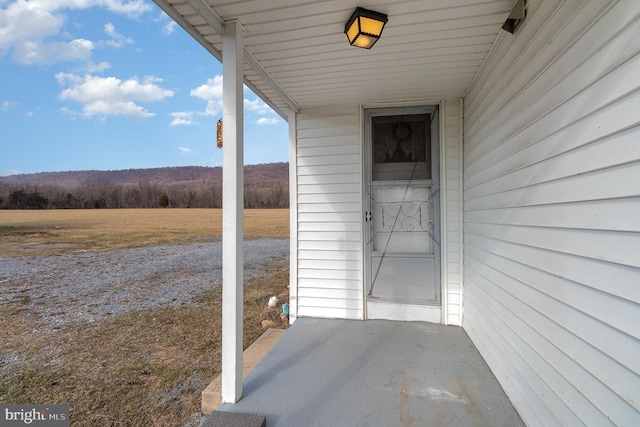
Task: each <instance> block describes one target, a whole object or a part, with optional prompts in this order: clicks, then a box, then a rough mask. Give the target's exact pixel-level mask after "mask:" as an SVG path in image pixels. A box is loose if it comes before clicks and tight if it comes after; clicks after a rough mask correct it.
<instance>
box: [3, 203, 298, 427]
mask: <svg viewBox="0 0 640 427" xmlns="http://www.w3.org/2000/svg"><path fill="white" fill-rule="evenodd" d="M176 211H177V210H176ZM47 212H52V213H54V214H51V215H49V216H47V218H46V222H44V223H40V224H39V223H38V218H40V220H41V221H42V217H40V216H39V215H38V212H36V213H33V214H32V213H31V212H28V213H26V214H25V215H24V216H22V217H21V219H20V220H19V221H16V220H15V219H14V222H13V223H12V224H11V225H10V227H13V226H14V225H17V226H18V228H20V229H23V230H26V229H30V230H49V229H53V230H63V231H60V232H59V233H60V234H65V235H66V236H77V237H75V239H76V240H74V245H77V246H74V250H77V248H78V247H82V248H84V249H96V248H100V249H110V248H119V247H129V246H139V243H140V242H141V241H144V242H146V243H145V244H160V243H161V242H165V239H167V237H166V236H157V234H158V231H157V230H162V231H163V232H162V233H161V234H166V233H164V231H166V230H170V232H169V234H170V235H171V236H172V237H171V238H170V239H168V241H169V242H171V243H188V242H189V241H194V240H201V239H203V238H213V239H215V238H219V234H218V235H216V234H215V232H212V233H211V234H210V235H205V236H204V237H203V234H202V231H203V230H210V229H211V228H210V227H209V226H208V225H202V224H199V221H204V219H208V218H209V217H212V216H215V215H218V218H219V211H215V210H181V211H177V212H172V210H166V211H165V210H162V211H152V212H147V211H125V212H120V215H124V216H125V217H126V222H127V224H128V225H127V226H126V227H120V229H119V231H118V232H115V233H112V235H111V236H109V239H108V242H109V244H108V245H107V243H105V242H99V243H95V245H93V244H92V243H91V242H93V241H96V242H97V241H99V240H100V239H101V238H103V237H105V238H106V237H107V234H109V233H107V232H105V231H104V230H103V229H102V227H100V225H99V221H100V219H104V220H108V221H109V222H110V223H111V224H114V225H116V224H117V223H118V211H80V212H79V211H64V212H58V211H47ZM102 212H104V214H103V213H102ZM87 213H88V215H87V217H84V216H83V215H82V214H87ZM247 213H248V215H247V230H264V236H266V237H285V235H286V234H285V233H284V232H283V229H282V227H283V225H282V224H287V227H288V211H273V210H271V211H262V212H260V211H249V212H247ZM0 214H4V212H0ZM137 214H140V215H137ZM101 215H104V216H101ZM8 217H9V216H4V215H0V223H1V224H3V227H4V229H6V228H7V223H6V222H5V221H4V219H5V218H8ZM160 217H162V218H163V219H164V221H166V222H164V226H159V227H157V228H156V226H157V225H158V222H157V221H159V219H158V218H160ZM120 218H121V220H122V218H123V217H120ZM72 219H73V221H71V220H72ZM149 221H151V222H149ZM173 222H179V224H174V223H173ZM256 222H259V224H256ZM151 223H153V224H155V225H154V227H152V228H153V230H156V231H150V230H149V227H150V226H149V224H151ZM161 223H162V222H161ZM55 227H59V228H55ZM125 229H128V230H129V231H130V233H131V234H133V235H135V236H137V237H136V238H133V237H132V236H131V235H129V234H126V233H125V231H124V230H125ZM2 232H3V233H4V231H2ZM287 232H288V230H287ZM92 233H93V234H92ZM154 233H155V234H156V236H154ZM113 234H115V235H118V234H119V235H121V240H124V242H122V241H118V239H117V238H116V237H114V236H113ZM25 236H26V237H25ZM187 236H189V237H187ZM251 236H252V237H260V236H261V234H260V232H256V231H251ZM28 237H29V236H28V235H23V238H25V239H27V238H28ZM58 238H59V239H60V240H56V243H52V240H47V239H44V240H43V241H42V242H39V243H37V244H40V245H44V246H46V245H55V244H61V243H62V244H66V243H67V242H68V240H66V239H63V238H62V237H58ZM3 240H4V238H3ZM14 241H15V242H18V243H19V244H22V243H24V242H22V243H20V240H19V239H17V238H16V240H14ZM56 250H62V249H56ZM284 261H285V260H283V263H282V265H281V266H280V267H277V268H274V269H272V270H270V271H268V272H267V273H266V275H265V277H263V278H261V279H259V280H256V281H253V282H251V283H246V284H245V302H244V310H245V313H244V314H245V316H244V317H245V328H244V345H245V348H246V347H248V346H249V345H250V344H251V343H252V342H253V341H255V339H256V338H258V337H259V336H260V335H261V334H262V332H263V330H262V326H261V324H260V321H261V320H262V318H263V317H264V308H265V306H266V302H267V300H268V298H269V296H271V295H277V294H278V293H280V292H283V290H286V286H287V284H288V276H289V271H288V267H287V264H286V263H285V262H284ZM220 297H221V291H220V289H217V290H215V291H213V292H211V293H209V294H207V295H205V296H203V297H202V298H201V301H200V303H199V304H198V305H197V306H190V307H184V306H183V307H177V308H158V309H154V310H147V311H142V312H137V313H132V314H127V315H123V316H119V317H116V318H112V319H109V320H104V321H102V322H98V323H96V324H93V325H86V326H81V327H72V328H67V329H63V330H57V331H55V330H54V331H49V332H46V333H38V334H34V333H33V332H32V331H33V329H34V328H35V327H36V326H37V325H38V323H39V321H38V319H37V318H34V317H32V316H31V315H30V314H29V312H28V311H27V310H24V309H23V308H20V307H11V306H9V307H7V306H0V341H1V342H2V343H3V348H2V349H1V350H0V353H2V354H0V355H19V358H20V360H21V361H22V364H21V365H19V366H20V368H19V369H18V370H17V371H14V372H12V373H10V375H7V376H6V377H3V378H0V403H24V404H28V403H33V404H37V403H48V404H55V403H68V404H70V408H71V421H72V425H82V426H183V425H197V421H198V419H199V407H200V392H201V391H202V390H203V389H204V387H205V386H206V385H207V384H208V382H209V381H211V380H212V379H213V378H214V377H215V376H216V375H218V374H219V372H220V349H221V348H220V347H221V345H220V341H221V309H222V307H221V302H220V299H221V298H220ZM271 314H273V313H271ZM270 319H271V320H274V321H275V323H276V327H279V328H286V327H287V323H286V322H285V321H282V320H280V319H279V318H278V317H277V316H273V315H272V316H271V317H270Z"/></svg>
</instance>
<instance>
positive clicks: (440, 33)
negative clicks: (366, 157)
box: [154, 0, 514, 118]
mask: <svg viewBox="0 0 640 427" xmlns="http://www.w3.org/2000/svg"><path fill="white" fill-rule="evenodd" d="M154 1H155V2H156V3H157V4H158V5H159V6H160V7H161V8H162V9H163V10H164V11H165V12H167V14H169V16H171V17H172V18H173V19H174V20H176V22H178V24H180V25H181V26H182V27H183V28H184V29H185V30H186V31H187V32H189V33H190V34H191V35H192V36H193V37H194V38H195V39H196V40H198V41H199V42H200V44H202V45H203V46H204V47H205V48H206V49H207V50H209V51H210V52H211V53H212V54H213V55H214V56H216V57H217V58H218V59H221V58H222V55H221V51H222V37H221V31H222V23H223V22H226V21H231V20H238V21H239V22H240V23H241V25H242V26H243V27H244V29H245V30H246V32H245V35H244V42H245V70H244V72H245V82H246V83H247V84H248V85H249V86H250V87H251V88H252V89H253V90H254V91H255V92H256V93H257V94H258V95H259V96H261V97H262V98H263V99H264V100H265V101H267V103H269V104H270V105H271V106H272V107H274V108H275V109H276V111H278V112H279V113H280V114H281V115H283V116H285V118H286V113H287V110H288V104H293V106H294V108H296V107H299V108H315V107H325V106H334V105H345V104H351V105H353V104H363V103H364V104H366V103H378V102H395V101H412V100H425V99H439V98H443V97H461V96H463V95H464V93H465V91H466V90H467V89H468V88H469V86H470V85H471V83H472V81H473V79H474V76H475V75H476V74H477V73H478V71H479V69H480V67H481V66H482V64H483V62H484V60H485V58H486V57H487V54H488V53H489V50H490V49H491V47H492V45H493V43H494V42H495V40H496V37H497V35H498V34H499V32H500V31H502V30H501V26H502V24H503V23H504V21H505V20H506V18H507V16H508V15H509V11H510V9H511V7H512V6H513V3H514V0H414V1H407V0H364V1H362V0H361V1H358V0H154ZM357 6H360V7H365V8H368V9H373V10H376V11H378V12H382V13H386V14H387V15H388V16H389V22H388V23H387V25H386V26H385V29H384V32H383V34H382V38H381V39H380V40H379V41H378V43H377V44H376V45H375V46H374V47H373V48H372V49H371V50H366V49H358V48H355V47H351V46H349V44H348V42H347V39H346V36H345V35H344V33H343V32H344V24H345V22H346V21H347V19H348V18H349V16H351V13H353V10H354V9H355V8H356V7H357ZM287 98H289V99H287Z"/></svg>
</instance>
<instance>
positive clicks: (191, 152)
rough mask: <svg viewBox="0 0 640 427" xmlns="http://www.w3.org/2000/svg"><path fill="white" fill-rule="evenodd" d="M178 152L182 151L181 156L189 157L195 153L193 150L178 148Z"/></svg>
mask: <svg viewBox="0 0 640 427" xmlns="http://www.w3.org/2000/svg"><path fill="white" fill-rule="evenodd" d="M178 150H180V155H181V156H188V155H190V154H193V151H192V150H191V148H186V147H178Z"/></svg>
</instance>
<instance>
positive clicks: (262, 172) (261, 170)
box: [0, 162, 289, 188]
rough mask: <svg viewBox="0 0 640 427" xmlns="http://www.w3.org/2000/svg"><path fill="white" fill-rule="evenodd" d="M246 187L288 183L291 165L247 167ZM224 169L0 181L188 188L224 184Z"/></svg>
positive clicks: (181, 168) (50, 175) (78, 173)
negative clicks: (145, 183) (141, 183)
mask: <svg viewBox="0 0 640 427" xmlns="http://www.w3.org/2000/svg"><path fill="white" fill-rule="evenodd" d="M244 173H245V184H246V185H247V186H248V187H252V186H254V185H258V186H260V187H263V186H264V184H266V183H267V182H270V181H272V182H282V181H287V182H288V181H289V164H288V163H284V162H281V163H264V164H258V165H246V166H245V167H244ZM221 180H222V168H221V167H204V166H176V167H164V168H150V169H124V170H112V171H100V170H82V171H67V172H39V173H31V174H19V175H9V176H5V177H0V181H2V182H4V183H7V184H22V185H28V186H44V185H54V186H57V187H63V188H74V187H78V186H81V185H84V184H87V183H95V182H99V183H101V182H108V183H110V184H114V185H132V184H139V183H140V182H151V183H154V184H159V185H165V184H185V183H189V182H198V183H199V182H203V181H208V182H221Z"/></svg>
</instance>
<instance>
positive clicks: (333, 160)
mask: <svg viewBox="0 0 640 427" xmlns="http://www.w3.org/2000/svg"><path fill="white" fill-rule="evenodd" d="M296 131H297V147H296V149H297V157H296V160H297V238H298V247H297V260H298V262H297V282H298V286H297V295H296V297H297V301H296V302H297V316H314V317H334V318H345V319H362V318H363V287H362V276H363V274H362V264H363V260H362V240H361V239H362V237H361V236H362V233H361V231H362V181H361V174H362V150H361V137H360V134H361V133H360V109H359V108H358V107H357V106H354V107H343V108H333V109H319V110H304V111H301V112H300V113H299V114H298V116H297V129H296ZM292 256H293V254H292Z"/></svg>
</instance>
